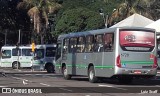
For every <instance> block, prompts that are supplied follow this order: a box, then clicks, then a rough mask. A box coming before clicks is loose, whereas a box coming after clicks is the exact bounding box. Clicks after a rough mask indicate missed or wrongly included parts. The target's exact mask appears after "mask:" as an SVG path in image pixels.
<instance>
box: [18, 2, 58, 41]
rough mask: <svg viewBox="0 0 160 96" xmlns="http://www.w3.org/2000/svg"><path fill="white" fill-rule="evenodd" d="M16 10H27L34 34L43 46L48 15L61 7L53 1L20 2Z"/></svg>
mask: <svg viewBox="0 0 160 96" xmlns="http://www.w3.org/2000/svg"><path fill="white" fill-rule="evenodd" d="M17 8H18V9H19V8H23V9H28V12H27V14H28V15H29V17H30V19H31V21H33V24H34V32H36V33H37V34H38V35H40V37H41V44H43V38H44V31H46V28H47V27H48V24H49V22H48V15H49V14H50V13H54V12H55V11H57V10H58V9H59V8H61V5H60V4H58V3H56V1H55V0H22V2H20V3H19V4H18V5H17Z"/></svg>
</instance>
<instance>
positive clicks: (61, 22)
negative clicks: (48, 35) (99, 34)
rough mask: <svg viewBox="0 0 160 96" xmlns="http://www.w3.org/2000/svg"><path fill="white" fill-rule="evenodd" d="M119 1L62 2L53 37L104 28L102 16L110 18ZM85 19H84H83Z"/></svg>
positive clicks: (75, 0)
mask: <svg viewBox="0 0 160 96" xmlns="http://www.w3.org/2000/svg"><path fill="white" fill-rule="evenodd" d="M121 2H122V1H121V0H64V1H63V4H62V6H63V7H62V9H60V10H59V12H58V13H57V17H56V19H55V20H56V22H55V32H52V33H53V35H56V36H57V35H58V34H62V33H69V32H77V31H85V30H92V29H97V28H102V27H104V21H103V19H104V18H103V17H102V16H101V15H100V14H99V10H100V9H102V10H103V13H104V16H105V17H106V16H107V15H108V16H110V14H112V12H113V9H116V7H117V6H118V5H119V3H121ZM84 17H85V18H84Z"/></svg>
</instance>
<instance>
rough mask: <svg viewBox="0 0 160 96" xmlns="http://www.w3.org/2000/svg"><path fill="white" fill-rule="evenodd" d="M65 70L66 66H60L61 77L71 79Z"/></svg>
mask: <svg viewBox="0 0 160 96" xmlns="http://www.w3.org/2000/svg"><path fill="white" fill-rule="evenodd" d="M67 71H68V70H67V68H66V66H64V67H63V68H62V73H63V78H64V79H66V80H70V79H71V75H69V74H68V72H67Z"/></svg>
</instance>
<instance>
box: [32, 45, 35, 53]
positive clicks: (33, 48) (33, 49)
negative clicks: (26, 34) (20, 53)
mask: <svg viewBox="0 0 160 96" xmlns="http://www.w3.org/2000/svg"><path fill="white" fill-rule="evenodd" d="M34 51H35V43H32V52H34Z"/></svg>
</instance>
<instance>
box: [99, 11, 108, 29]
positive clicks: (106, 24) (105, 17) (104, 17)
mask: <svg viewBox="0 0 160 96" xmlns="http://www.w3.org/2000/svg"><path fill="white" fill-rule="evenodd" d="M99 14H100V15H101V16H102V17H103V20H104V24H105V27H107V26H108V22H107V21H108V14H106V16H105V14H104V12H103V9H102V8H101V9H99Z"/></svg>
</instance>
